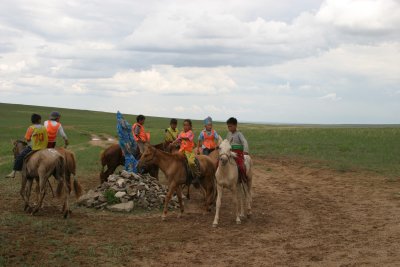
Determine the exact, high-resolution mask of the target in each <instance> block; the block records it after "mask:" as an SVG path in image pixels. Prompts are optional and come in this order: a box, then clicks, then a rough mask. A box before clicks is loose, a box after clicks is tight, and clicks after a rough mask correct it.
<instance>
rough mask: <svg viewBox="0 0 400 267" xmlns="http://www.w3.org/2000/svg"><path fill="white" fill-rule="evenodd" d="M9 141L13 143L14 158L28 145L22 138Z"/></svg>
mask: <svg viewBox="0 0 400 267" xmlns="http://www.w3.org/2000/svg"><path fill="white" fill-rule="evenodd" d="M11 143H12V145H13V154H14V158H16V157H17V156H18V155H19V154H21V152H22V150H24V148H25V147H26V146H27V145H28V143H27V142H25V141H22V140H15V141H11Z"/></svg>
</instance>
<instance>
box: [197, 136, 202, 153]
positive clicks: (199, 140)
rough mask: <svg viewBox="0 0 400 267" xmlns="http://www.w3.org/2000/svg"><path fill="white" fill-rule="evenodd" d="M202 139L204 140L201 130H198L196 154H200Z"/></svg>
mask: <svg viewBox="0 0 400 267" xmlns="http://www.w3.org/2000/svg"><path fill="white" fill-rule="evenodd" d="M203 140H204V136H203V132H200V134H199V138H198V140H197V154H200V147H201V145H202V144H203Z"/></svg>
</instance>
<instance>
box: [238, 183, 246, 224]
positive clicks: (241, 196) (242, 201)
mask: <svg viewBox="0 0 400 267" xmlns="http://www.w3.org/2000/svg"><path fill="white" fill-rule="evenodd" d="M246 187H247V185H245V184H243V183H242V184H240V188H239V190H238V198H239V201H240V202H239V203H240V218H241V219H244V217H245V216H244V204H245V201H246V200H247V198H246V196H247V192H246V191H247V189H246Z"/></svg>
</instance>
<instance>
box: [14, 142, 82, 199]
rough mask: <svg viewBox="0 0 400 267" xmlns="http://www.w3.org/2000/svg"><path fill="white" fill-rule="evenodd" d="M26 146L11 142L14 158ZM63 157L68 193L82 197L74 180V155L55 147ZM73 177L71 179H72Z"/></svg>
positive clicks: (78, 184) (23, 143) (22, 143)
mask: <svg viewBox="0 0 400 267" xmlns="http://www.w3.org/2000/svg"><path fill="white" fill-rule="evenodd" d="M27 145H28V144H27V143H26V142H25V141H21V140H16V141H14V142H13V153H14V158H15V157H16V156H17V155H18V154H20V153H21V152H22V150H24V149H25V147H26V146H27ZM55 149H56V150H57V151H58V152H59V153H60V154H61V155H62V156H63V157H64V160H65V162H64V165H65V168H64V169H65V179H66V182H67V186H68V192H69V193H70V192H71V191H74V193H75V197H76V198H79V197H80V196H81V195H82V191H83V190H82V186H81V184H80V183H79V182H78V181H77V180H76V177H75V175H76V159H75V154H74V153H73V152H72V151H70V150H67V149H65V148H63V147H56V148H55ZM72 176H73V177H72ZM38 190H39V185H38V186H37V188H36V191H38Z"/></svg>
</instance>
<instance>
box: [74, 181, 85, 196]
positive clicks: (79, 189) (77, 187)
mask: <svg viewBox="0 0 400 267" xmlns="http://www.w3.org/2000/svg"><path fill="white" fill-rule="evenodd" d="M74 192H75V196H76V198H79V197H80V196H81V195H82V192H83V189H82V186H81V184H80V183H79V182H78V181H77V180H76V179H74Z"/></svg>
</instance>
